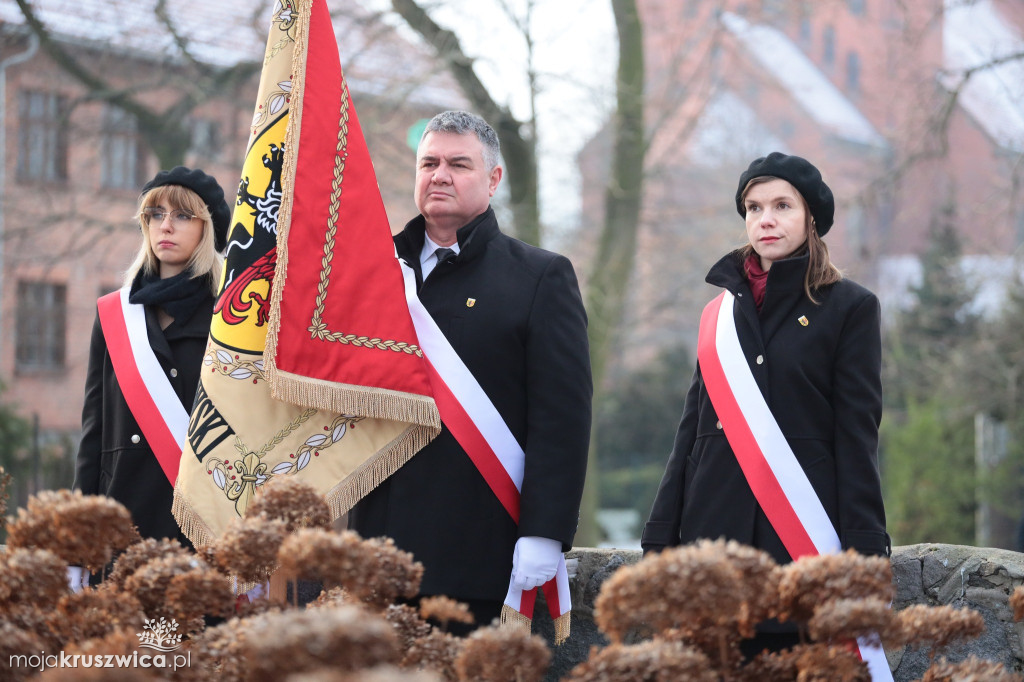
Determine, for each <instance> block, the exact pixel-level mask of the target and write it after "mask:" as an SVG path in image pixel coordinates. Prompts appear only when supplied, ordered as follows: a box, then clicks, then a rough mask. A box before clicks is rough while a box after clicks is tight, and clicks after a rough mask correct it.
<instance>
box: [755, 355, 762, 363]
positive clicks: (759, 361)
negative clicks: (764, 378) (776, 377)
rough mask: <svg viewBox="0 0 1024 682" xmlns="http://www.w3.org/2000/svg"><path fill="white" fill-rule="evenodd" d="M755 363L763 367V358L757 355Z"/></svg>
mask: <svg viewBox="0 0 1024 682" xmlns="http://www.w3.org/2000/svg"><path fill="white" fill-rule="evenodd" d="M756 362H757V364H759V365H763V364H764V356H763V355H758V356H757V360H756Z"/></svg>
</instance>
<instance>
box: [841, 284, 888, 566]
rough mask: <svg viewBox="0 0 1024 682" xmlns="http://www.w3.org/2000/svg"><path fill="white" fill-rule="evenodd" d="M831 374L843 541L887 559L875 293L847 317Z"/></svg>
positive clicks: (847, 546)
mask: <svg viewBox="0 0 1024 682" xmlns="http://www.w3.org/2000/svg"><path fill="white" fill-rule="evenodd" d="M833 371H834V388H833V394H832V395H833V409H834V415H835V452H836V459H835V461H836V483H837V489H838V491H837V492H838V495H839V539H840V542H841V544H842V547H843V549H851V548H852V549H855V550H857V551H858V552H860V553H862V554H869V555H878V556H887V555H888V554H889V552H890V549H891V548H890V544H889V536H888V535H887V534H886V532H885V508H884V506H883V503H882V484H881V480H880V477H879V473H878V425H879V423H880V422H881V419H882V379H881V372H882V341H881V310H880V307H879V304H878V299H877V298H876V297H875V296H874V294H868V295H867V296H865V297H864V298H863V299H862V300H861V301H860V302H859V303H858V305H857V306H856V307H855V308H853V309H852V310H851V312H850V314H849V315H848V316H847V318H846V320H845V322H844V325H843V329H842V333H841V336H840V338H839V344H838V347H837V351H836V358H835V364H834V370H833Z"/></svg>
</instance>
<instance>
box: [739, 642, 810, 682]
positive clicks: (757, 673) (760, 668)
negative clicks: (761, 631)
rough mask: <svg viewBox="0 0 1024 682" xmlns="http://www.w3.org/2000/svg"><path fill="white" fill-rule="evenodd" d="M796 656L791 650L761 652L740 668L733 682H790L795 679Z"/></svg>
mask: <svg viewBox="0 0 1024 682" xmlns="http://www.w3.org/2000/svg"><path fill="white" fill-rule="evenodd" d="M797 658H798V655H794V654H793V650H792V649H784V650H782V651H767V650H764V651H761V652H759V653H758V654H757V655H756V656H754V658H753V659H751V660H750V661H748V662H747V663H746V664H745V665H744V666H743V667H741V668H740V669H739V670H738V671H737V672H736V674H735V675H733V678H734V680H735V682H792V680H795V679H796V678H797V667H796V661H797Z"/></svg>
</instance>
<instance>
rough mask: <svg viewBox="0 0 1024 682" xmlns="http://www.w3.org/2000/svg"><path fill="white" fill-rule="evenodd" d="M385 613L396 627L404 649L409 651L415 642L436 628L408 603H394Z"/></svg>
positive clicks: (387, 618) (385, 617) (399, 640)
mask: <svg viewBox="0 0 1024 682" xmlns="http://www.w3.org/2000/svg"><path fill="white" fill-rule="evenodd" d="M383 615H384V619H385V620H387V622H388V623H390V624H391V627H393V628H394V629H395V633H396V634H397V635H398V642H399V644H400V645H401V649H402V651H408V650H409V648H410V647H412V645H413V642H415V641H416V640H417V639H422V638H423V637H426V636H428V635H429V634H430V633H431V632H432V631H433V629H434V628H433V626H432V625H430V623H428V622H426V621H425V620H423V619H422V618H420V615H419V613H417V611H416V609H414V608H412V607H411V606H408V605H406V604H392V605H391V606H389V607H387V608H386V609H384V613H383Z"/></svg>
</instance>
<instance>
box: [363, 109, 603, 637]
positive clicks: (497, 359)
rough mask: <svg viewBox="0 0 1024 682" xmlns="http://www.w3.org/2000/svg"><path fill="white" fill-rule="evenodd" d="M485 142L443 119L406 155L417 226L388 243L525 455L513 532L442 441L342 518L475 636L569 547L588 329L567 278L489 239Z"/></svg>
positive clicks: (465, 120) (463, 120) (470, 123)
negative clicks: (412, 563) (446, 600)
mask: <svg viewBox="0 0 1024 682" xmlns="http://www.w3.org/2000/svg"><path fill="white" fill-rule="evenodd" d="M498 155H499V147H498V138H497V135H496V134H495V132H494V130H493V129H492V128H491V126H489V125H488V124H487V123H486V122H485V121H484V120H483V119H481V118H480V117H478V116H475V115H473V114H469V113H466V112H444V113H442V114H438V115H437V116H435V117H434V118H433V119H432V120H431V121H430V123H429V124H428V125H427V128H426V132H424V134H423V138H422V140H421V141H420V145H419V149H418V151H417V165H416V185H415V192H414V194H415V200H416V206H417V208H418V209H419V210H420V214H421V215H419V216H418V217H416V218H414V219H413V220H412V221H411V222H409V223H408V225H406V227H405V229H404V230H403V231H402V232H401V233H400V234H398V235H397V236H396V237H395V248H396V250H397V252H398V255H399V256H400V257H401V258H402V259H403V260H404V261H405V262H406V263H407V264H408V265H409V266H410V267H411V268H412V269H413V270H414V271H415V273H416V281H417V286H418V293H419V298H420V300H421V301H422V303H423V305H424V306H425V307H426V309H427V311H429V313H430V315H431V316H432V317H433V319H434V320H435V321H436V322H437V324H438V327H440V329H441V331H442V332H443V333H444V335H445V337H446V338H447V339H448V341H449V342H450V343H451V345H452V347H453V348H454V350H455V352H456V353H458V355H459V357H460V358H461V359H462V361H463V362H464V363H465V365H466V366H467V368H468V369H469V371H470V372H471V373H472V374H473V376H474V377H475V379H476V381H477V382H479V384H480V387H481V388H482V389H483V391H484V392H485V393H486V394H487V397H488V398H489V399H490V400H491V402H492V403H493V404H494V407H495V408H496V409H497V411H498V413H499V414H500V415H501V416H502V418H503V419H504V421H505V423H506V424H507V425H508V428H509V430H510V431H511V432H512V434H513V435H514V436H515V438H516V440H517V441H518V442H519V445H520V446H522V448H523V451H524V452H525V471H524V475H523V483H522V491H521V505H520V507H521V511H520V521H519V525H518V527H517V526H516V524H515V522H514V521H513V520H512V518H511V517H510V515H509V513H508V512H507V511H506V510H505V508H504V507H503V506H502V504H501V502H500V501H499V500H498V498H497V497H496V495H495V494H494V492H492V491H491V489H490V488H489V487H488V485H487V483H486V481H485V480H484V478H483V476H482V475H481V474H480V473H479V471H478V470H477V468H476V467H475V466H474V464H473V462H472V461H471V460H470V458H469V456H468V455H467V454H466V452H465V451H464V450H463V449H462V447H460V445H459V443H458V442H456V440H455V438H454V437H453V436H452V434H451V432H450V431H449V430H448V429H447V427H446V428H444V429H443V430H442V432H441V434H440V435H439V436H438V437H437V438H436V439H435V440H434V441H432V442H431V443H430V444H429V445H428V446H426V447H425V448H423V450H421V451H420V452H419V453H417V454H416V456H415V457H413V458H412V460H410V461H409V463H407V464H406V465H405V466H403V467H402V468H401V469H399V470H398V471H397V472H396V473H395V474H393V475H392V476H391V477H390V478H389V479H388V480H386V481H384V482H383V483H382V484H381V485H380V486H378V487H377V488H376V489H375V490H374V491H373V492H371V493H370V494H369V495H367V496H366V497H365V498H364V499H363V500H362V501H361V502H359V504H358V505H356V507H355V508H354V509H353V510H352V512H351V514H350V526H351V527H352V528H354V529H355V530H357V531H358V532H359V533H360V534H361V535H362V536H363V537H375V536H381V535H387V536H390V537H392V538H393V539H394V540H395V542H396V544H397V545H398V546H399V547H400V548H401V549H403V550H406V551H409V552H412V553H413V555H414V556H415V558H416V559H417V560H418V561H420V562H422V563H423V565H424V575H423V582H422V585H421V590H420V592H421V595H424V596H426V595H435V594H444V595H448V596H450V597H453V598H455V599H459V600H461V601H464V602H466V603H468V604H469V605H470V608H471V609H472V611H473V613H474V615H475V617H476V624H477V625H478V626H484V625H488V624H490V621H491V620H493V618H495V617H496V616H498V614H499V613H500V610H501V605H502V600H503V598H504V596H505V593H506V592H507V591H508V588H509V584H510V580H511V581H512V582H514V583H515V584H516V586H517V587H520V588H522V589H529V588H532V587H536V586H539V585H541V584H543V583H544V582H546V581H547V580H550V579H551V578H552V577H554V575H555V570H556V568H557V564H558V559H559V558H560V556H561V553H562V552H564V551H566V550H568V549H569V548H570V547H571V546H572V540H573V536H574V534H575V531H576V525H577V521H578V518H579V506H580V499H581V497H582V493H583V481H584V476H585V472H586V462H587V448H588V443H589V438H590V418H591V397H592V385H591V377H590V355H589V347H588V343H587V318H586V313H585V311H584V309H583V301H582V299H581V297H580V292H579V285H578V284H577V281H576V275H575V273H574V272H573V268H572V264H571V263H570V262H569V260H568V259H566V258H565V257H563V256H559V255H557V254H554V253H550V252H548V251H544V250H542V249H539V248H536V247H533V246H530V245H528V244H524V243H523V242H520V241H518V240H516V239H512V238H511V237H508V236H506V235H504V234H502V233H501V232H500V231H499V229H498V221H497V219H496V217H495V215H494V211H493V210H492V209H491V208H490V198H491V197H492V196H493V195H494V192H495V190H496V189H497V187H498V183H499V182H500V181H501V176H502V167H501V166H500V165H498Z"/></svg>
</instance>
